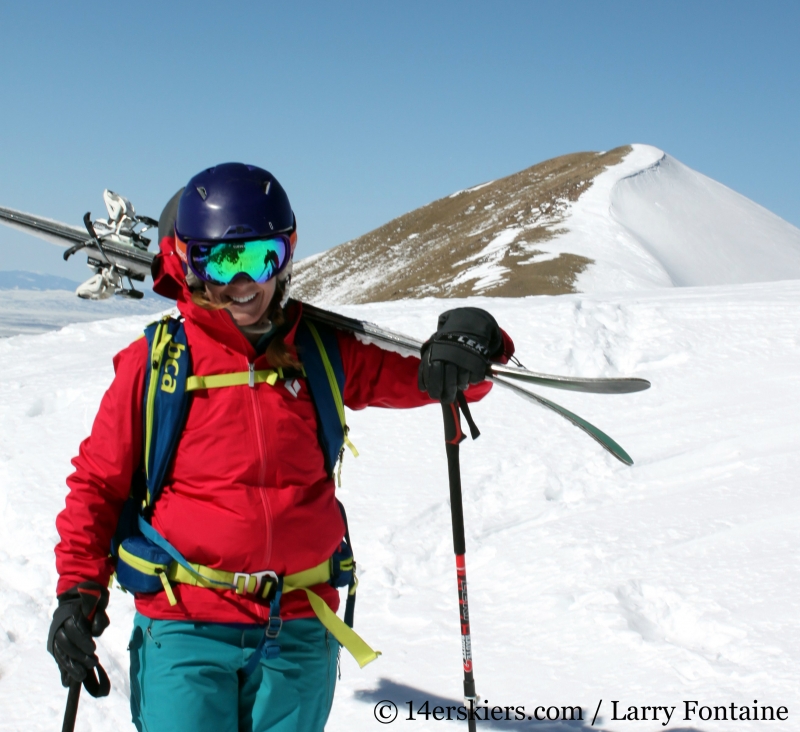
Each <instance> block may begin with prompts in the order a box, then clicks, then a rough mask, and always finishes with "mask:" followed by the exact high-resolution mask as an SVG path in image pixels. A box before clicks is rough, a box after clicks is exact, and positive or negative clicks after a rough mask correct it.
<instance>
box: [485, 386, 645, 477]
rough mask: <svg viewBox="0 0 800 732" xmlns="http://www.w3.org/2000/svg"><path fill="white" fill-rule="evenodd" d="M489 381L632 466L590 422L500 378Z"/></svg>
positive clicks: (629, 458) (614, 442)
mask: <svg viewBox="0 0 800 732" xmlns="http://www.w3.org/2000/svg"><path fill="white" fill-rule="evenodd" d="M489 381H491V382H492V383H493V384H497V385H498V386H502V387H504V388H506V389H510V390H511V391H513V392H514V393H515V394H517V395H518V396H521V397H522V398H523V399H527V400H528V401H530V402H533V403H534V404H538V405H539V406H541V407H545V408H547V409H550V410H552V411H553V412H555V413H556V414H560V415H561V416H562V417H563V418H564V419H566V420H568V421H570V422H572V424H574V425H575V426H576V427H578V428H579V429H582V430H583V431H584V432H585V433H586V434H587V435H589V437H591V438H592V439H593V440H595V441H596V442H597V443H599V444H600V445H601V446H602V447H603V449H604V450H607V451H608V452H610V453H611V454H612V455H613V456H614V457H615V458H617V460H619V461H620V462H621V463H625V465H633V458H631V456H630V455H628V453H627V452H625V450H623V449H622V447H621V446H620V445H619V444H618V443H617V442H616V441H615V440H613V439H612V438H611V437H609V436H608V435H607V434H606V433H605V432H603V430H601V429H600V428H598V427H595V426H594V425H593V424H592V423H591V422H587V421H586V420H585V419H583V417H579V416H578V415H577V414H574V413H573V412H570V411H569V410H568V409H565V408H564V407H562V406H561V405H559V404H556V403H555V402H551V401H550V400H549V399H545V398H544V397H543V396H539V395H538V394H534V393H533V392H532V391H528V390H527V389H523V388H521V387H519V386H517V385H516V384H512V383H510V382H508V381H504V380H503V378H502V377H498V376H490V377H489Z"/></svg>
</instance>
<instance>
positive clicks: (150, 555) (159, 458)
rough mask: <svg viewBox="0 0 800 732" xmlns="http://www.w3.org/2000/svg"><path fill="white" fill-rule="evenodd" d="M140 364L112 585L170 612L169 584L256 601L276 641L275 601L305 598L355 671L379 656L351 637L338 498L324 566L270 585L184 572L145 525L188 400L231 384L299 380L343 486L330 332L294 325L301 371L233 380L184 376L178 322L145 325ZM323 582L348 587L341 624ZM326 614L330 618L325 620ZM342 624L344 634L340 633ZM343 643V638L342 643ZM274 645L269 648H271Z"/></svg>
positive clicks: (187, 372) (338, 388) (338, 367)
mask: <svg viewBox="0 0 800 732" xmlns="http://www.w3.org/2000/svg"><path fill="white" fill-rule="evenodd" d="M144 336H145V338H146V339H147V344H148V361H147V370H146V377H145V389H144V401H143V405H142V406H143V416H144V419H143V429H144V435H143V443H142V444H143V459H142V468H143V469H142V470H141V471H139V472H138V473H137V475H136V476H135V478H134V481H133V485H132V487H131V495H130V497H129V498H128V500H127V501H126V503H125V505H124V507H123V510H122V513H121V515H120V519H119V522H118V525H117V530H116V532H115V535H114V539H113V541H112V551H111V554H112V557H113V558H114V560H115V562H116V573H115V576H116V578H117V581H118V583H119V584H120V586H121V587H122V589H123V590H126V591H130V592H133V593H152V592H159V591H161V590H164V591H165V592H166V593H167V596H168V599H169V601H170V604H173V605H174V604H176V602H177V601H176V599H175V596H174V592H173V591H172V585H171V582H179V583H188V584H194V585H201V586H206V587H211V588H214V589H222V590H226V589H232V590H234V591H236V592H237V593H240V594H255V595H257V596H259V597H260V598H261V599H263V600H265V601H266V602H269V604H270V616H271V617H270V625H269V626H268V629H267V633H266V637H267V638H269V637H270V626H272V627H273V628H274V629H275V630H274V635H273V636H272V637H273V639H274V637H277V634H278V632H279V631H280V616H279V611H280V609H279V604H280V597H281V595H282V594H283V593H286V592H288V591H294V590H298V589H299V590H304V591H306V594H307V595H308V599H309V601H310V603H311V606H312V608H313V609H314V611H315V613H316V614H317V616H318V617H319V619H320V620H321V621H322V623H323V624H324V625H326V627H328V629H329V630H330V631H331V632H332V633H333V635H334V636H335V637H336V638H337V640H339V642H340V643H341V644H342V645H344V646H345V647H346V648H348V650H350V652H351V653H353V655H354V657H355V658H356V660H357V661H358V663H359V665H361V666H363V665H365V664H366V663H368V662H369V661H371V660H373V659H374V658H376V657H377V656H378V655H379V652H375V651H373V650H372V649H371V648H369V646H367V645H366V643H364V641H363V640H361V638H359V637H358V636H357V635H356V634H355V633H354V632H353V631H352V626H353V620H354V614H355V592H356V586H357V584H358V580H357V578H356V575H355V561H354V560H353V553H352V549H351V542H350V534H349V529H348V528H347V516H346V514H345V511H344V506H342V504H341V503H340V502H339V501H338V500H337V503H338V505H339V509H340V511H341V513H342V518H343V520H344V523H345V536H344V539H343V541H342V542H341V543H340V544H339V547H338V548H337V550H336V552H335V553H334V555H333V556H332V557H331V559H330V560H328V561H327V562H325V563H323V565H320V566H318V567H315V568H311V569H309V570H306V571H304V572H300V573H297V574H296V575H290V576H287V577H278V576H277V575H276V574H275V573H274V572H258V573H253V574H246V573H242V572H236V573H229V572H224V571H221V570H213V569H210V568H208V567H202V566H200V565H196V564H191V563H190V562H188V561H187V560H186V559H185V558H184V557H183V555H181V554H180V552H178V550H177V549H175V547H173V546H172V545H171V544H170V543H169V542H168V541H167V539H166V538H165V537H163V536H161V534H160V533H159V532H158V531H156V529H155V528H153V526H152V524H151V523H150V518H151V516H152V512H153V508H154V505H155V503H156V501H157V500H158V498H159V496H160V495H161V491H162V489H163V484H164V480H165V478H166V474H167V470H168V469H169V466H170V463H171V461H172V457H173V455H174V452H175V449H176V447H177V444H178V440H179V438H180V434H181V432H182V430H183V427H184V425H185V422H186V417H187V415H188V411H189V406H190V403H191V395H192V392H193V391H196V390H198V389H212V388H222V387H229V386H236V385H245V384H247V385H249V386H251V387H254V386H255V385H256V384H257V383H268V384H270V385H274V384H275V383H276V382H277V381H278V380H282V379H290V378H295V377H296V376H304V377H305V378H306V382H307V385H308V389H309V393H310V395H311V399H312V402H313V404H314V408H315V411H316V414H317V425H318V434H317V437H318V440H319V444H320V447H321V448H322V453H323V456H324V460H325V468H326V471H327V473H328V475H329V476H330V477H333V475H334V471H335V468H336V465H337V463H338V464H339V477H340V478H341V461H342V457H343V453H344V446H345V445H348V446H349V447H350V449H351V450H352V452H353V454H354V455H356V456H357V455H358V452H357V451H356V450H355V447H354V446H353V445H352V443H351V442H350V440H349V438H348V435H347V433H348V427H347V424H346V422H345V414H344V400H343V396H342V395H343V392H344V385H345V374H344V368H343V366H342V359H341V354H340V352H339V346H338V341H337V339H336V334H335V332H334V331H333V330H332V329H331V328H330V327H328V326H325V325H323V324H321V323H314V322H313V321H312V320H310V319H309V318H307V317H302V318H301V320H300V322H299V324H298V327H297V331H296V335H295V343H296V344H297V346H298V350H299V351H300V353H301V356H302V362H303V370H302V371H301V372H297V371H296V370H284V369H280V368H279V369H268V370H260V371H256V370H254V366H253V364H251V365H250V370H249V371H246V372H239V373H233V374H217V375H211V376H196V375H193V374H192V371H191V361H190V358H189V349H188V343H187V340H186V332H185V328H184V325H183V321H182V320H181V319H177V318H173V317H170V316H165V317H163V318H162V319H161V320H160V321H158V322H155V323H151V324H150V325H149V326H148V327H147V328H146V329H145V332H144ZM322 582H330V584H331V585H333V586H334V587H345V586H346V587H348V593H347V603H346V606H345V619H344V623H342V621H341V620H340V619H339V618H338V617H337V616H336V614H335V613H333V611H332V610H331V609H330V608H329V607H328V606H327V605H326V604H325V603H324V601H323V600H322V599H321V598H319V596H318V595H316V594H315V593H314V592H312V591H310V590H309V589H308V587H311V586H313V585H314V584H320V583H322ZM331 616H332V617H331ZM341 626H343V627H341ZM340 636H341V637H340ZM273 645H274V644H273Z"/></svg>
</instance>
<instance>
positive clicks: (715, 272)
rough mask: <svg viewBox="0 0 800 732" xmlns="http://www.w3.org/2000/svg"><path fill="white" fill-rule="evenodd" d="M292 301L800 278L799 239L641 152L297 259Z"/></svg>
mask: <svg viewBox="0 0 800 732" xmlns="http://www.w3.org/2000/svg"><path fill="white" fill-rule="evenodd" d="M295 273H296V274H295V287H296V290H295V291H296V293H297V295H298V296H299V297H302V298H304V299H308V300H312V301H327V302H331V303H334V302H338V303H346V302H351V303H357V302H371V301H382V300H396V299H403V298H416V297H425V296H431V295H433V296H437V297H464V296H470V295H476V294H480V295H493V296H522V295H541V294H548V295H555V294H564V293H568V292H599V291H631V290H640V289H649V288H653V287H673V286H689V285H711V284H736V283H744V282H764V281H774V280H782V279H798V278H800V229H797V228H795V227H794V226H792V225H791V224H789V223H787V222H786V221H784V220H783V219H781V218H779V217H778V216H776V215H775V214H773V213H771V212H769V211H767V210H766V209H764V208H763V207H761V206H759V205H758V204H756V203H754V202H753V201H750V200H749V199H747V198H745V197H744V196H742V195H740V194H738V193H736V192H734V191H732V190H730V189H729V188H727V187H725V186H724V185H722V184H721V183H718V182H716V181H714V180H712V179H711V178H708V177H707V176H704V175H702V174H701V173H698V172H697V171H694V170H692V169H691V168H689V167H687V166H685V165H683V164H682V163H680V162H679V161H678V160H676V159H675V158H672V157H670V156H669V155H667V154H665V153H664V152H663V151H662V150H659V149H658V148H655V147H652V146H650V145H632V146H628V147H621V148H616V149H615V150H611V151H610V152H607V153H576V154H573V155H564V156H562V157H559V158H554V159H552V160H548V161H545V162H543V163H539V164H538V165H535V166H533V167H531V168H528V169H526V170H523V171H521V172H520V173H516V174H514V175H511V176H508V177H507V178H502V179H500V180H496V181H490V182H488V183H482V184H480V185H477V186H474V187H472V188H468V189H465V190H461V191H457V192H455V193H453V194H451V195H449V196H447V197H446V198H442V199H440V200H438V201H434V202H433V203H431V204H428V205H427V206H423V207H422V208H419V209H417V210H416V211H412V212H410V213H408V214H405V215H404V216H401V217H399V218H397V219H394V220H393V221H390V222H389V223H388V224H386V225H384V226H382V227H380V228H379V229H376V230H375V231H372V232H370V233H368V234H365V235H364V236H362V237H359V238H358V239H354V240H352V241H350V242H347V243H345V244H342V245H340V246H338V247H335V248H333V249H331V250H329V251H327V252H324V253H322V254H320V255H315V256H314V257H310V258H308V259H306V260H301V261H299V262H298V263H297V266H296V268H295Z"/></svg>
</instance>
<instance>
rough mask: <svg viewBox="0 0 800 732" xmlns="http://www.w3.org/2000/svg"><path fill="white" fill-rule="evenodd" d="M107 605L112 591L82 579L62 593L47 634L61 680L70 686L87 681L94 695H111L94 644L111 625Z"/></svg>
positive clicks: (90, 691)
mask: <svg viewBox="0 0 800 732" xmlns="http://www.w3.org/2000/svg"><path fill="white" fill-rule="evenodd" d="M106 607H108V590H107V589H106V588H105V587H103V586H102V585H99V584H97V582H81V583H80V584H79V585H75V587H73V588H72V589H70V590H67V591H66V592H64V593H62V594H61V595H59V596H58V607H57V608H56V611H55V612H54V613H53V622H52V623H51V625H50V633H49V634H48V636H47V650H48V651H49V652H50V653H52V654H53V657H54V658H55V659H56V663H57V664H58V669H59V671H61V683H62V684H63V685H64V686H70V684H73V683H80V682H83V685H84V687H86V691H88V692H89V693H90V694H91V695H92V696H94V697H98V696H107V695H108V693H109V691H111V682H109V680H108V675H107V674H106V672H105V671H104V670H103V667H102V666H101V665H100V661H99V660H98V658H97V654H96V653H95V650H96V648H97V647H96V646H95V643H94V638H97V637H98V636H99V635H100V634H101V633H102V632H103V631H104V630H105V629H106V628H107V627H108V622H109V621H108V615H106ZM94 669H97V672H96V674H97V675H96V676H95V671H94Z"/></svg>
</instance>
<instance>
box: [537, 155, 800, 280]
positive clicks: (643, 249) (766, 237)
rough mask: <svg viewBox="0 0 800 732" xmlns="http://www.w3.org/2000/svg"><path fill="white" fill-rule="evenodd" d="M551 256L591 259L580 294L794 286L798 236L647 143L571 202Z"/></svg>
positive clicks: (799, 266) (799, 273) (799, 262)
mask: <svg viewBox="0 0 800 732" xmlns="http://www.w3.org/2000/svg"><path fill="white" fill-rule="evenodd" d="M565 228H566V229H567V231H566V232H565V233H563V234H561V235H559V236H558V237H557V238H556V239H555V240H554V241H551V242H547V244H546V246H545V247H544V249H545V250H546V251H548V252H559V253H560V252H570V253H573V254H580V255H583V256H586V257H589V258H590V259H592V260H594V264H592V265H590V266H589V267H588V268H587V270H586V271H585V272H584V273H583V274H581V275H580V276H579V277H578V282H577V285H576V287H577V289H578V290H579V291H580V292H620V291H634V290H640V289H644V288H652V287H672V286H675V287H683V286H694V285H722V284H736V283H745V282H768V281H776V280H787V279H800V229H797V228H796V227H794V226H792V225H791V224H789V223H787V222H786V221H784V220H783V219H781V218H780V217H778V216H776V215H775V214H773V213H772V212H770V211H768V210H767V209H765V208H763V207H761V206H759V205H758V204H756V203H754V202H753V201H751V200H749V199H748V198H745V197H744V196H742V195H740V194H738V193H736V192H735V191H732V190H731V189H730V188H727V187H726V186H724V185H722V184H721V183H718V182H717V181H715V180H712V179H711V178H708V177H706V176H705V175H702V174H701V173H698V172H697V171H695V170H692V169H691V168H689V167H687V166H686V165H683V164H682V163H680V162H679V161H678V160H676V159H675V158H673V157H670V156H669V155H667V154H666V153H664V152H663V151H661V150H659V149H658V148H655V147H652V146H650V145H633V150H632V152H631V153H630V154H628V155H627V156H626V157H625V159H624V160H623V161H622V162H621V163H620V164H618V165H615V166H614V167H612V168H609V169H608V170H606V171H605V172H604V173H601V174H600V175H599V176H597V178H595V180H594V183H593V184H592V186H591V187H590V188H589V189H588V190H587V191H586V192H585V193H583V194H582V195H581V197H580V198H579V199H578V201H577V202H575V203H574V204H572V206H571V207H570V210H569V212H568V215H567V218H566V221H565Z"/></svg>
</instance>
